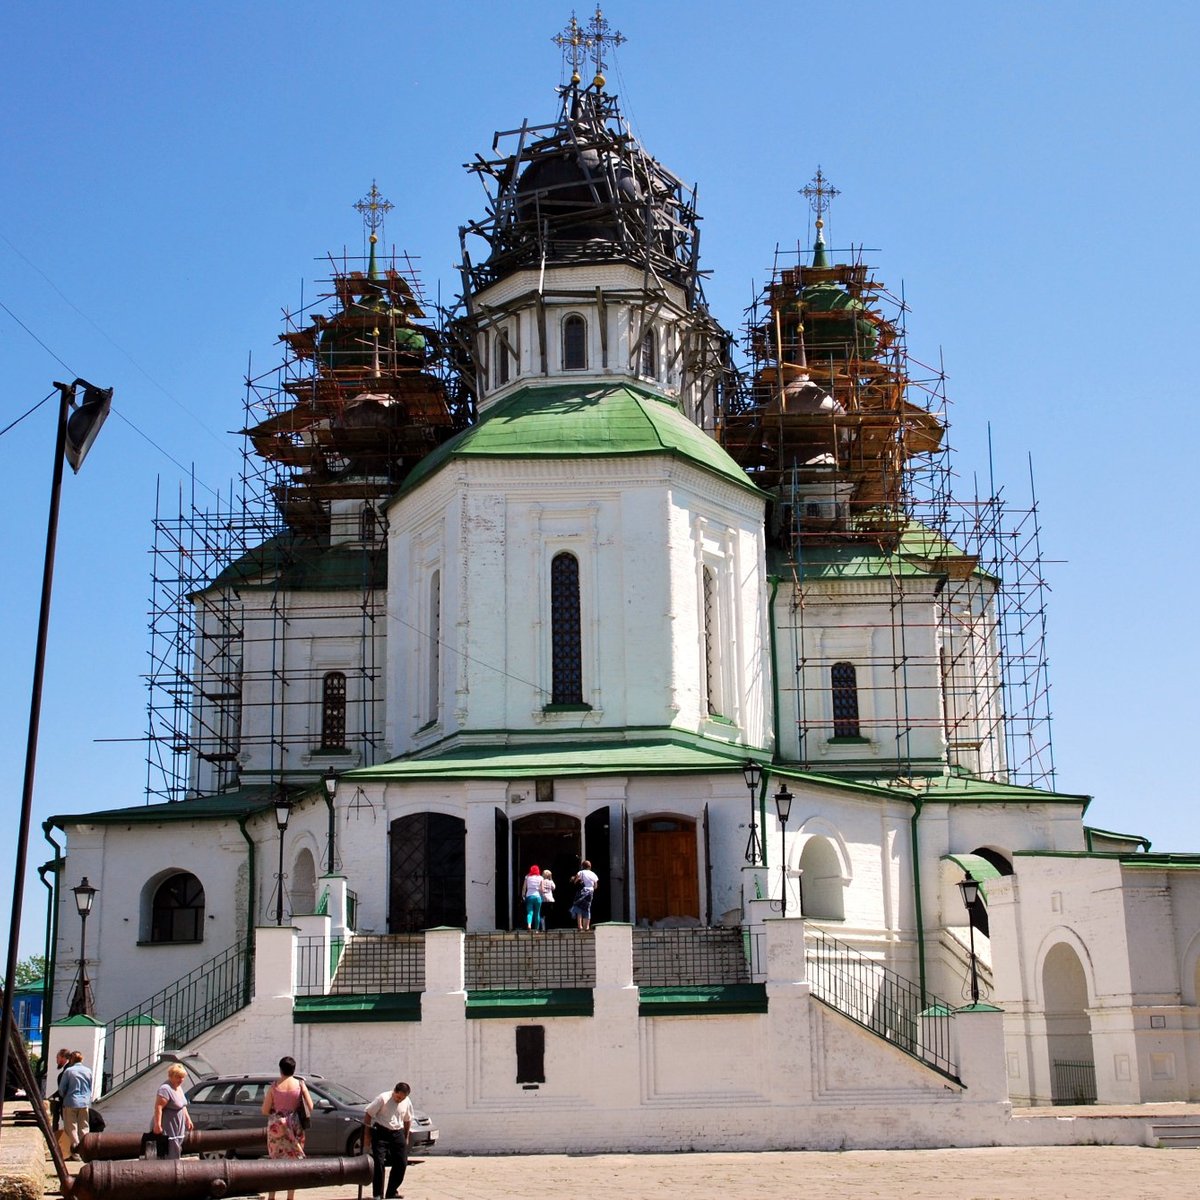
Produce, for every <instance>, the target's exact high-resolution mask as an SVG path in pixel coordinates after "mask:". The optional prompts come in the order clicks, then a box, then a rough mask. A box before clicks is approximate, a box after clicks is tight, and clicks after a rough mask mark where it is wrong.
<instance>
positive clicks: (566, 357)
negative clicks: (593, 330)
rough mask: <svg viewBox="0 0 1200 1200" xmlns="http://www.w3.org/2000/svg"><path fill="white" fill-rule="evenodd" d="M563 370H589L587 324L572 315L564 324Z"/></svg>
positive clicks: (577, 315) (577, 316)
mask: <svg viewBox="0 0 1200 1200" xmlns="http://www.w3.org/2000/svg"><path fill="white" fill-rule="evenodd" d="M562 339H563V370H564V371H586V370H587V322H586V321H585V320H584V319H583V318H582V317H581V316H580V315H579V314H578V313H572V314H571V315H570V316H569V317H567V318H566V319H565V320H564V321H563V323H562Z"/></svg>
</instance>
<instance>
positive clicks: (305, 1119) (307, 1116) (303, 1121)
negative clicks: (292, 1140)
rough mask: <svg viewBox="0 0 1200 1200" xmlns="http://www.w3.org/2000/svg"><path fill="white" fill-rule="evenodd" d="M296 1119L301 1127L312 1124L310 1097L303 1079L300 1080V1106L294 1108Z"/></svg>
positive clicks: (304, 1127)
mask: <svg viewBox="0 0 1200 1200" xmlns="http://www.w3.org/2000/svg"><path fill="white" fill-rule="evenodd" d="M296 1120H297V1121H298V1122H299V1123H300V1128H301V1129H307V1128H308V1127H309V1126H310V1125H311V1124H312V1097H311V1096H310V1095H309V1094H308V1087H307V1086H306V1085H305V1083H304V1081H303V1080H301V1081H300V1107H299V1108H298V1109H296Z"/></svg>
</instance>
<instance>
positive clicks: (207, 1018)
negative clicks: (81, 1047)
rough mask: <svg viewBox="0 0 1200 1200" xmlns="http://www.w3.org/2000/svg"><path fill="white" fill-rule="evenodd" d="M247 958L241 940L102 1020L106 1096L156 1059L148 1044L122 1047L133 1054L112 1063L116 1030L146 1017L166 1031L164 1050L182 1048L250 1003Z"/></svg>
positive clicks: (247, 945)
mask: <svg viewBox="0 0 1200 1200" xmlns="http://www.w3.org/2000/svg"><path fill="white" fill-rule="evenodd" d="M252 956H253V943H252V942H251V940H250V939H249V938H242V939H241V941H239V942H236V943H234V945H232V946H230V947H229V948H228V949H227V950H222V951H221V953H220V954H216V955H214V956H213V957H212V958H210V959H209V960H208V961H207V962H205V963H201V964H200V966H198V967H195V968H193V969H192V970H191V971H189V972H188V973H187V974H186V975H184V976H182V977H181V978H180V979H177V980H175V982H174V983H170V984H168V985H167V986H166V987H165V988H163V989H161V990H160V991H158V992H155V994H154V995H153V996H151V997H150V998H149V999H148V1000H143V1001H142V1002H141V1003H140V1004H137V1005H135V1006H134V1007H133V1008H131V1009H129V1010H128V1011H127V1012H123V1013H121V1015H120V1016H117V1017H114V1018H113V1019H112V1020H111V1021H109V1022H107V1024H106V1025H105V1033H106V1036H107V1044H108V1047H109V1054H110V1055H112V1056H113V1058H112V1061H110V1064H109V1069H108V1071H107V1073H106V1086H105V1088H104V1090H105V1092H111V1091H114V1090H115V1089H116V1088H119V1087H121V1086H122V1085H123V1084H125V1083H127V1082H128V1081H129V1080H130V1079H132V1078H133V1077H134V1076H135V1075H138V1074H140V1073H141V1072H142V1071H144V1070H145V1069H146V1068H147V1067H149V1066H152V1065H153V1064H154V1063H155V1061H157V1058H158V1052H157V1050H156V1049H154V1048H153V1047H151V1046H147V1045H141V1044H138V1043H127V1045H128V1046H129V1047H130V1050H131V1051H132V1053H131V1054H129V1056H128V1061H125V1062H120V1063H119V1062H117V1061H115V1054H116V1039H115V1033H116V1030H117V1029H118V1027H121V1026H125V1025H131V1024H136V1023H137V1021H138V1019H139V1018H145V1017H149V1018H151V1019H152V1020H154V1021H156V1022H158V1023H159V1024H161V1025H164V1026H165V1027H166V1028H165V1030H164V1035H163V1049H165V1050H177V1049H179V1048H180V1047H181V1046H185V1045H187V1043H188V1042H190V1041H192V1039H193V1038H197V1037H199V1036H200V1035H201V1034H202V1033H206V1032H207V1031H208V1030H210V1029H212V1027H213V1026H214V1025H218V1024H220V1022H222V1021H224V1020H225V1019H226V1017H230V1016H232V1015H233V1014H234V1013H235V1012H237V1011H238V1010H239V1009H243V1008H245V1007H246V1005H247V1004H249V1003H250V995H251V984H250V971H249V963H250V961H251V958H252Z"/></svg>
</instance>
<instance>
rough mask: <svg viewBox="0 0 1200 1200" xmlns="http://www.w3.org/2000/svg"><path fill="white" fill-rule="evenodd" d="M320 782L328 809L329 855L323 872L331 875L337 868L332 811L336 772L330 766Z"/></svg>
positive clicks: (335, 835) (335, 830) (336, 779)
mask: <svg viewBox="0 0 1200 1200" xmlns="http://www.w3.org/2000/svg"><path fill="white" fill-rule="evenodd" d="M321 782H322V783H323V784H324V785H325V804H326V807H327V808H328V809H329V857H328V859H327V860H326V863H325V874H326V875H332V874H333V873H334V872H335V871H336V870H337V842H336V841H335V839H336V837H337V825H336V822H335V820H334V813H333V801H334V797H335V796H336V795H337V786H338V777H337V772H336V771H335V770H334V769H333V768H332V767H331V768H330V769H329V770H328V771H326V772H325V774H324V775H323V776H322V777H321Z"/></svg>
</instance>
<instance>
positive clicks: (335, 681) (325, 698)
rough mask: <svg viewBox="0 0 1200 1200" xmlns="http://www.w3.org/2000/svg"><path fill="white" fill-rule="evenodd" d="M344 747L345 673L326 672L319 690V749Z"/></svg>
mask: <svg viewBox="0 0 1200 1200" xmlns="http://www.w3.org/2000/svg"><path fill="white" fill-rule="evenodd" d="M345 748H346V675H345V672H343V671H330V672H328V673H327V674H326V676H325V679H324V682H323V684H322V690H321V749H322V750H344V749H345Z"/></svg>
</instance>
